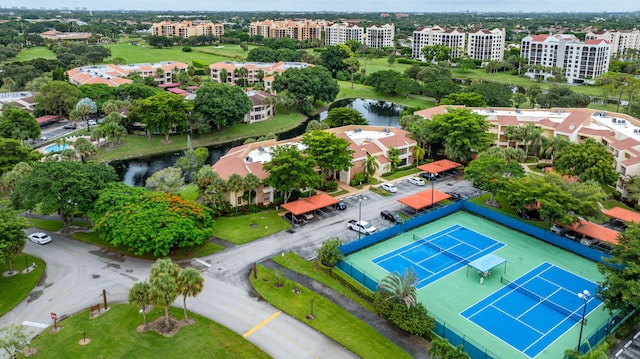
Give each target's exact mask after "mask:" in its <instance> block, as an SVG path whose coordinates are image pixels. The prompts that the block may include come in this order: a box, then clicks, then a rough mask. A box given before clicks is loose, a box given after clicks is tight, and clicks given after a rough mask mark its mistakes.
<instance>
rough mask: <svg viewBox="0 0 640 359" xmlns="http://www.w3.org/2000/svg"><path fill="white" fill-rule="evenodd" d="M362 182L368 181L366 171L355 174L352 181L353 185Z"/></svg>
mask: <svg viewBox="0 0 640 359" xmlns="http://www.w3.org/2000/svg"><path fill="white" fill-rule="evenodd" d="M361 183H367V174H366V173H364V172H360V173H356V175H355V176H353V179H352V180H351V182H350V184H351V185H352V186H357V185H359V184H361Z"/></svg>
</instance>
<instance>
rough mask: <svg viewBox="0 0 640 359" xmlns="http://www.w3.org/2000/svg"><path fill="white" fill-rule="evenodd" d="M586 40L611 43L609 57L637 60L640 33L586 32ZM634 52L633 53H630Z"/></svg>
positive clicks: (632, 31) (630, 31) (629, 31)
mask: <svg viewBox="0 0 640 359" xmlns="http://www.w3.org/2000/svg"><path fill="white" fill-rule="evenodd" d="M585 39H586V40H607V41H609V43H611V56H615V57H618V58H626V57H631V58H637V57H638V51H640V31H638V30H635V29H634V30H627V31H617V30H607V31H595V32H588V33H587V35H586V36H585ZM632 51H635V53H631V52H632Z"/></svg>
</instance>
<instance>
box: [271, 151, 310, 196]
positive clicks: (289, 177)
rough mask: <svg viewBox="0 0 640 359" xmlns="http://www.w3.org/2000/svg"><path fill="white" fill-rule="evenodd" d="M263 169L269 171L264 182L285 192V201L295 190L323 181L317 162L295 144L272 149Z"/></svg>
mask: <svg viewBox="0 0 640 359" xmlns="http://www.w3.org/2000/svg"><path fill="white" fill-rule="evenodd" d="M262 167H263V169H264V170H265V171H267V172H269V176H268V177H267V178H265V180H264V182H265V183H266V184H268V185H269V186H271V187H273V188H275V189H276V190H278V191H280V192H282V193H283V194H284V202H285V203H287V202H288V201H289V197H291V194H292V193H293V191H295V190H300V189H305V188H315V187H317V186H318V185H320V184H321V183H322V178H320V176H319V175H318V173H316V171H315V167H316V162H315V160H314V159H313V156H308V155H305V154H304V153H302V152H301V151H300V150H298V147H296V146H294V145H282V146H277V147H273V148H272V149H271V160H270V161H269V162H267V163H265V164H264V165H263V166H262Z"/></svg>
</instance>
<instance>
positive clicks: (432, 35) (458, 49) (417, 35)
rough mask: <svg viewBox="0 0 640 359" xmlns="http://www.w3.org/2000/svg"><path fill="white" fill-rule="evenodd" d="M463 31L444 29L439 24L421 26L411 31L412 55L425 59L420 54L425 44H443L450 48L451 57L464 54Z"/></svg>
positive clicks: (421, 59)
mask: <svg viewBox="0 0 640 359" xmlns="http://www.w3.org/2000/svg"><path fill="white" fill-rule="evenodd" d="M464 38H465V33H464V32H461V31H458V30H445V29H443V28H441V27H439V26H434V27H421V28H418V29H416V30H415V31H414V32H413V52H412V57H413V58H414V59H417V60H420V61H426V59H425V58H424V55H423V54H422V48H423V47H425V46H433V45H444V46H446V47H448V48H450V49H451V54H450V55H451V58H457V57H462V55H464V40H465V39H464Z"/></svg>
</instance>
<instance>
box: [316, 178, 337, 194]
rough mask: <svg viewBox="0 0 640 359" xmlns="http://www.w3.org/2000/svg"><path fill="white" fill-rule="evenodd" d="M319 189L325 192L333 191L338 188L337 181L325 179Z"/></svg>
mask: <svg viewBox="0 0 640 359" xmlns="http://www.w3.org/2000/svg"><path fill="white" fill-rule="evenodd" d="M320 189H321V190H323V191H325V192H335V191H336V190H337V189H338V182H335V181H325V182H324V183H323V184H322V188H320Z"/></svg>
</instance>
